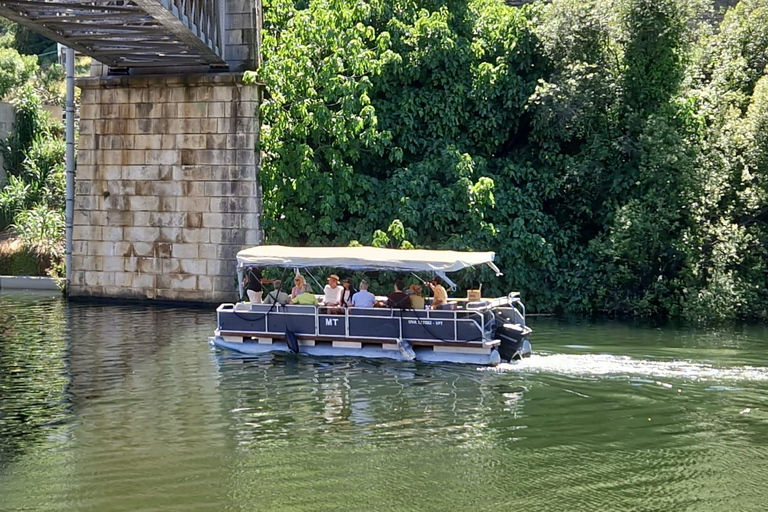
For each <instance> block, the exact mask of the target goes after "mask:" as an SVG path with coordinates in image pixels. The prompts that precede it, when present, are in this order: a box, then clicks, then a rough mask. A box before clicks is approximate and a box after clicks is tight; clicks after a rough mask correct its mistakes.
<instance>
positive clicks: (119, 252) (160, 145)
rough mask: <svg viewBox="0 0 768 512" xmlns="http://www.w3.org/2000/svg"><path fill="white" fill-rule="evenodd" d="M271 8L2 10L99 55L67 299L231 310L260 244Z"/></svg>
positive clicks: (257, 1) (3, 5)
mask: <svg viewBox="0 0 768 512" xmlns="http://www.w3.org/2000/svg"><path fill="white" fill-rule="evenodd" d="M261 9H262V7H261V0H125V1H122V0H121V1H98V2H83V1H81V0H45V1H36V2H25V1H4V0H0V15H1V16H4V17H7V18H9V19H11V20H13V21H15V22H17V23H20V24H22V25H24V26H26V27H28V28H30V29H31V30H34V31H36V32H39V33H40V34H43V35H45V36H47V37H49V38H51V39H53V40H55V41H57V42H59V43H62V44H64V45H66V46H69V47H70V48H72V49H73V50H77V51H79V52H80V53H82V54H84V55H88V56H90V57H92V58H93V59H94V61H95V63H101V64H102V65H103V66H98V65H94V66H93V69H94V70H95V69H99V68H100V67H101V69H102V71H101V72H100V73H101V76H93V77H90V78H83V79H80V80H78V81H77V86H78V87H79V88H80V91H81V102H80V121H79V138H78V141H77V167H76V172H75V198H74V219H73V251H72V265H71V268H70V271H71V274H70V275H71V280H70V283H69V294H70V296H93V297H114V298H132V299H167V300H183V301H196V302H219V301H227V300H232V299H234V298H235V295H236V289H237V286H236V285H237V283H236V279H235V265H236V263H235V254H236V253H237V252H238V251H239V250H240V249H242V248H244V247H247V246H251V245H255V244H258V243H260V241H261V238H262V236H261V230H260V229H259V212H260V211H261V201H260V193H259V186H258V183H257V179H256V178H257V172H258V164H259V162H258V156H257V154H256V151H255V150H256V148H255V146H256V141H257V138H258V126H259V120H258V107H259V98H260V90H259V87H258V86H256V85H245V84H243V81H242V72H243V71H245V70H255V69H256V68H257V67H258V65H259V60H260V59H259V50H260V45H259V42H260V34H261Z"/></svg>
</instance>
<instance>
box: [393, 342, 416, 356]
mask: <svg viewBox="0 0 768 512" xmlns="http://www.w3.org/2000/svg"><path fill="white" fill-rule="evenodd" d="M397 348H399V349H400V354H401V355H402V356H403V359H405V360H406V361H413V360H414V359H416V352H414V350H413V347H411V344H410V343H408V342H407V341H405V340H404V339H399V340H397Z"/></svg>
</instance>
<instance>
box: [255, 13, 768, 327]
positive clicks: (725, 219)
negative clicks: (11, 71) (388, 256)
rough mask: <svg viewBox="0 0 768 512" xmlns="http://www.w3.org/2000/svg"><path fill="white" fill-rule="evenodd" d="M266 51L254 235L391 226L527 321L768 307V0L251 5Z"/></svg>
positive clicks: (352, 232)
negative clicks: (491, 267)
mask: <svg viewBox="0 0 768 512" xmlns="http://www.w3.org/2000/svg"><path fill="white" fill-rule="evenodd" d="M730 3H731V4H733V3H735V2H730ZM719 4H722V2H720V3H719ZM264 60H265V63H264V65H263V66H262V68H261V69H260V70H259V71H258V74H257V75H255V76H254V78H255V79H257V80H260V81H262V82H264V83H265V84H266V101H265V102H264V103H263V105H262V108H261V121H262V130H261V148H260V149H261V150H262V151H263V161H262V168H261V173H260V175H261V180H262V187H263V199H264V218H263V226H264V229H265V231H266V236H267V239H268V241H269V242H271V243H288V244H308V245H315V244H317V245H320V244H340V245H346V244H349V243H355V242H360V243H364V244H369V243H372V242H373V240H374V233H376V232H377V231H379V238H381V237H380V233H382V232H385V231H386V230H387V228H388V227H389V226H390V225H391V224H392V222H393V221H394V220H395V219H397V220H399V221H400V222H401V223H402V226H403V231H404V238H405V239H407V240H408V241H410V242H411V243H413V244H414V245H415V246H417V247H429V248H453V249H474V250H481V249H483V250H493V251H495V252H496V253H497V259H498V262H499V266H500V267H501V268H502V269H503V270H504V271H505V275H504V276H503V277H502V278H501V280H500V281H495V280H493V279H491V277H490V275H485V274H483V275H481V276H472V278H473V279H475V278H478V277H482V278H484V279H483V280H484V281H485V282H486V287H489V288H490V286H489V284H491V283H492V282H494V283H495V286H496V289H495V290H493V289H492V290H491V291H494V292H500V291H502V290H509V289H515V290H521V291H522V292H523V293H524V296H525V299H526V303H527V304H528V305H529V306H530V307H531V309H533V310H534V311H555V312H569V313H596V312H609V313H614V314H629V315H641V316H659V317H684V318H689V319H734V318H753V319H764V318H766V317H767V316H768V286H767V285H768V272H767V270H766V269H767V268H768V252H767V251H768V224H766V222H768V77H767V76H766V64H767V63H768V7H767V6H766V4H765V2H762V1H760V0H742V1H740V2H738V3H736V5H734V6H732V7H730V8H728V10H727V11H725V12H722V11H717V6H715V5H713V3H712V2H709V1H706V0H701V1H696V2H691V1H689V0H609V1H604V0H553V1H551V2H533V3H530V4H527V5H525V6H523V7H520V8H518V7H512V6H509V5H507V4H506V3H505V2H503V1H501V0H469V1H467V0H464V1H458V0H442V1H440V0H360V1H357V2H349V1H342V0H309V1H303V2H294V1H291V0H266V1H265V28H264Z"/></svg>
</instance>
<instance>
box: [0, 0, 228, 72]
mask: <svg viewBox="0 0 768 512" xmlns="http://www.w3.org/2000/svg"><path fill="white" fill-rule="evenodd" d="M223 4H224V2H223V0H90V1H82V0H0V16H4V17H6V18H9V19H11V20H12V21H15V22H17V23H19V24H21V25H24V26H25V27H27V28H29V29H30V30H32V31H34V32H38V33H40V34H42V35H44V36H46V37H48V38H50V39H53V40H54V41H57V42H59V43H61V44H63V45H66V46H69V47H70V48H74V49H75V50H77V51H79V52H81V53H83V54H85V55H89V56H91V57H93V58H94V59H96V60H98V61H99V62H103V63H104V64H107V65H108V66H111V67H146V66H165V67H170V66H188V65H196V64H209V65H225V62H224V58H223V57H224V41H223V38H224V15H225V13H224V5H223Z"/></svg>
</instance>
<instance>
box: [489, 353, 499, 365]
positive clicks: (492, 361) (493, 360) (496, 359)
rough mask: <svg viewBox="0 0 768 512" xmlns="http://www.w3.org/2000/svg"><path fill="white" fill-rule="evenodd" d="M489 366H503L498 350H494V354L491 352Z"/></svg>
mask: <svg viewBox="0 0 768 512" xmlns="http://www.w3.org/2000/svg"><path fill="white" fill-rule="evenodd" d="M489 364H490V365H491V366H499V365H500V364H501V355H499V351H498V350H496V349H493V352H491V359H490V361H489Z"/></svg>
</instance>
